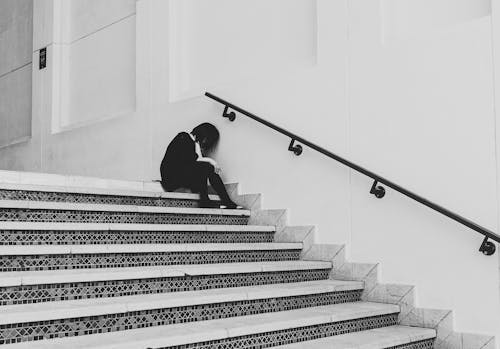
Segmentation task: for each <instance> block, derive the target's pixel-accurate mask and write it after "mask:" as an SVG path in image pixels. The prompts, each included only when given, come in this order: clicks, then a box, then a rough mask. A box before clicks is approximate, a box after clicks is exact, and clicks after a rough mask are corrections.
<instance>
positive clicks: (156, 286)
mask: <svg viewBox="0 0 500 349" xmlns="http://www.w3.org/2000/svg"><path fill="white" fill-rule="evenodd" d="M329 271H330V270H329V269H318V270H300V271H282V272H264V273H245V274H225V275H203V276H186V277H175V278H154V279H138V280H118V281H99V282H85V283H83V282H81V283H65V284H64V283H63V284H48V285H33V286H21V287H4V288H0V306H2V305H15V304H29V303H43V302H52V301H65V300H75V299H87V298H104V297H119V296H130V295H140V294H155V293H170V292H183V291H196V290H206V289H216V288H229V287H243V286H254V285H268V284H278V283H292V282H306V281H315V280H326V279H328V273H329Z"/></svg>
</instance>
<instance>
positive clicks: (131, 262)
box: [0, 250, 300, 272]
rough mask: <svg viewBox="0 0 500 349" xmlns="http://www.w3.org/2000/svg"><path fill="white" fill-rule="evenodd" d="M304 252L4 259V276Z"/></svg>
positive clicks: (0, 262)
mask: <svg viewBox="0 0 500 349" xmlns="http://www.w3.org/2000/svg"><path fill="white" fill-rule="evenodd" d="M299 257H300V250H272V251H217V252H171V253H170V252H169V253H156V252H155V253H112V254H62V255H26V256H0V272H6V271H36V270H56V269H90V268H92V269H94V268H117V267H140V266H155V265H157V266H158V265H178V264H213V263H240V262H259V261H291V260H298V259H299Z"/></svg>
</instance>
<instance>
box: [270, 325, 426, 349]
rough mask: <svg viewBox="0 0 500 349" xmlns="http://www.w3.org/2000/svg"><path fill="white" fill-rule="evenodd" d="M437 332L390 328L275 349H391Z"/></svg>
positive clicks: (404, 327) (416, 328)
mask: <svg viewBox="0 0 500 349" xmlns="http://www.w3.org/2000/svg"><path fill="white" fill-rule="evenodd" d="M435 337H436V331H435V330H432V329H428V328H420V327H409V326H388V327H382V328H374V329H372V330H366V331H362V332H355V333H346V334H341V335H338V336H334V337H327V338H322V339H317V340H313V341H307V342H299V343H293V344H287V345H282V346H279V347H275V349H331V348H342V349H360V348H370V349H377V348H391V347H397V346H400V345H405V344H410V343H416V342H422V341H426V340H433V339H434V338H435Z"/></svg>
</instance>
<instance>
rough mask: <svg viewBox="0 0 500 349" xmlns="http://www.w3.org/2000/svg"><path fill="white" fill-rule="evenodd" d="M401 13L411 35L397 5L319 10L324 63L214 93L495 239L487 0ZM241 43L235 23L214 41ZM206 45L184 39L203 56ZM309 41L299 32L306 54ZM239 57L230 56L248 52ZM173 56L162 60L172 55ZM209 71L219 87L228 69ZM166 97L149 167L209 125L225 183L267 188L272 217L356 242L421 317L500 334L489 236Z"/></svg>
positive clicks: (275, 138) (341, 4)
mask: <svg viewBox="0 0 500 349" xmlns="http://www.w3.org/2000/svg"><path fill="white" fill-rule="evenodd" d="M407 3H408V5H409V6H410V7H411V6H413V7H417V8H418V9H419V11H418V12H417V14H418V16H416V17H417V18H414V22H413V23H410V24H409V25H406V26H401V25H400V23H397V22H395V21H394V18H396V17H404V16H407V13H401V11H403V10H405V7H401V6H397V4H395V2H390V1H373V0H351V1H349V2H347V1H333V2H332V1H318V2H317V5H316V6H317V13H318V17H317V22H316V25H317V28H318V32H317V38H316V40H317V41H316V45H317V57H316V60H317V64H316V65H314V66H312V67H309V66H307V65H303V66H300V67H297V68H295V69H293V71H288V72H281V71H279V70H278V71H277V72H275V73H274V74H264V75H265V76H262V75H260V74H254V76H253V77H252V78H247V79H245V78H242V77H239V78H240V79H239V80H238V79H237V78H235V80H236V81H233V82H232V83H226V84H220V85H217V86H211V87H210V91H211V92H213V93H215V94H219V95H220V96H222V97H223V98H227V99H228V100H230V101H231V102H233V103H235V104H237V105H241V106H242V107H244V108H245V107H246V108H248V109H249V110H250V111H252V112H254V113H256V114H258V115H261V116H263V117H264V118H266V119H268V120H270V121H272V122H275V123H277V124H278V125H282V126H284V127H286V128H288V129H290V130H291V131H293V132H297V133H299V134H300V135H303V136H304V137H305V138H308V139H311V140H313V141H314V142H315V143H317V144H319V145H321V146H323V147H325V148H327V149H331V150H333V151H335V152H337V153H338V154H340V155H344V156H347V157H349V158H350V159H353V160H354V161H356V162H358V163H360V164H361V165H363V166H366V167H367V168H370V169H372V170H374V171H376V172H378V173H380V174H381V175H383V176H386V177H387V178H389V179H391V180H393V181H396V182H397V183H400V184H401V185H403V186H405V187H407V188H409V189H410V190H413V191H415V192H417V193H419V194H421V195H423V196H425V197H427V198H428V199H430V200H433V201H435V202H437V203H438V204H441V205H444V206H446V207H448V208H450V209H452V210H453V211H456V212H457V213H459V214H462V215H464V216H465V217H468V218H470V219H473V220H475V221H477V222H478V223H480V224H482V225H484V226H485V227H488V228H490V229H492V230H494V231H498V229H497V225H498V223H497V221H498V210H497V193H496V187H497V183H496V173H497V170H496V158H495V134H494V125H495V124H494V117H495V115H494V109H493V64H492V55H491V50H492V47H491V18H490V8H489V3H488V2H485V1H480V2H477V1H461V2H451V1H444V0H440V1H434V2H426V4H427V5H426V6H424V4H421V3H419V4H416V2H415V1H413V2H410V1H407ZM282 6H284V7H283V11H280V13H283V12H287V13H288V12H290V11H292V13H293V10H292V9H291V8H293V4H292V3H291V2H287V3H286V5H284V4H282ZM285 6H290V8H286V7H285ZM285 8H286V11H285ZM201 9H202V7H200V12H201ZM442 9H447V11H446V12H443V11H442ZM171 10H172V9H171V8H170V11H171ZM191 10H192V9H191ZM217 10H218V11H219V12H218V14H219V16H222V17H231V16H232V15H233V14H234V13H233V12H232V10H231V9H227V12H224V11H223V10H222V9H221V7H218V8H217ZM275 13H276V14H277V13H278V12H277V11H276V12H275ZM436 13H437V14H438V15H436ZM170 16H172V14H170ZM291 16H293V14H292V15H291ZM276 17H277V18H278V16H277V15H276ZM180 18H182V20H185V21H187V22H189V19H186V18H185V14H184V16H180ZM207 21H208V20H207ZM219 25H220V22H219ZM198 26H203V23H199V22H198ZM205 26H206V27H209V23H208V22H207V23H206V25H205ZM218 28H219V27H218ZM219 29H220V28H219ZM240 29H241V28H240ZM224 32H225V34H222V33H224ZM175 34H176V35H180V36H181V37H183V36H182V32H181V33H180V34H179V31H177V32H175ZM235 37H237V36H236V35H235V36H233V31H232V27H231V26H229V25H228V26H227V27H226V30H225V31H224V30H223V29H222V30H220V33H219V35H218V39H219V40H220V41H221V42H224V41H226V40H227V39H228V38H229V39H231V38H235ZM177 40H179V41H183V40H181V39H177ZM204 40H206V37H204V36H203V35H200V36H199V37H193V36H192V35H190V36H189V35H188V36H185V37H184V41H187V42H191V43H190V44H189V45H193V46H196V44H197V43H198V42H203V41H204ZM307 40H308V39H307V37H305V36H298V43H297V46H299V47H304V46H305V47H307V44H304V42H303V41H306V42H307ZM185 45H188V44H185ZM214 46H215V47H217V44H215V45H214ZM264 46H265V45H264ZM255 47H256V49H257V50H258V49H259V47H260V46H259V45H256V46H255ZM231 48H232V50H230V52H231V53H232V54H233V56H234V57H239V55H241V54H244V52H245V50H243V49H239V48H238V47H231ZM177 49H178V48H177V47H176V46H175V45H173V46H172V45H171V46H169V47H165V48H164V49H163V50H162V49H160V48H158V50H159V53H158V54H160V55H161V54H162V53H163V56H162V57H163V59H165V60H167V59H169V58H172V57H175V53H172V52H171V51H172V50H174V52H175V50H177ZM285 57H288V56H284V57H282V60H283V64H284V65H287V63H288V62H287V59H286V58H285ZM195 58H196V56H195V57H194V58H193V57H191V59H195ZM270 61H273V57H271V58H270ZM204 63H205V61H204V59H203V56H201V57H199V60H198V61H197V62H195V63H193V65H194V66H193V69H192V70H191V69H190V65H189V64H187V63H186V64H185V65H184V67H183V69H181V70H180V71H178V75H180V76H181V77H178V78H179V79H181V78H182V77H183V76H185V77H186V79H189V78H191V77H192V74H196V71H197V70H196V69H197V68H198V65H203V64H204ZM210 67H212V69H213V70H212V71H210V74H212V75H214V76H215V75H216V73H218V72H221V74H222V75H224V74H225V73H226V72H225V71H224V69H216V68H217V65H214V64H211V65H210ZM261 67H262V70H261V71H262V72H266V66H265V64H263V63H262V62H260V61H257V62H256V63H255V65H251V67H250V68H249V69H251V71H259V70H260V68H261ZM206 69H207V70H208V69H209V67H208V66H207V67H206ZM158 81H159V84H160V85H159V86H163V87H164V89H167V88H168V87H170V88H172V86H174V87H175V84H169V83H168V79H166V78H163V79H159V80H158ZM207 86H210V84H208V85H207ZM156 88H157V87H155V88H153V89H154V90H156ZM158 100H159V102H158V103H159V104H158V105H157V106H155V109H154V110H155V111H154V113H155V117H154V120H155V121H154V122H155V125H156V126H155V127H154V130H155V133H154V136H153V139H154V140H155V143H154V146H153V150H154V159H155V160H154V161H153V162H154V163H159V161H160V159H161V156H162V155H163V151H164V148H165V146H166V144H167V143H168V141H169V139H171V137H172V136H173V135H174V134H175V133H176V132H178V130H179V129H189V128H190V127H192V126H193V125H195V124H196V123H197V122H201V121H205V120H207V119H208V120H211V121H213V122H214V123H216V124H217V125H218V126H219V127H220V128H221V130H222V134H223V138H222V141H221V144H220V147H219V148H220V149H219V152H218V157H219V159H220V162H221V163H222V165H223V168H225V169H226V179H227V180H230V181H231V180H237V181H239V182H241V183H242V184H243V189H244V191H248V192H263V193H264V195H265V196H264V198H265V202H264V204H265V206H266V207H271V208H277V207H288V208H289V209H290V222H291V223H292V224H316V225H317V227H318V231H317V241H318V242H328V243H345V242H347V243H349V250H350V258H351V259H352V260H354V261H360V262H380V263H381V270H382V275H381V279H382V281H383V282H390V283H403V284H414V285H416V286H417V289H418V295H417V296H418V304H419V306H421V307H427V308H440V309H453V310H454V311H455V326H456V329H457V330H458V331H464V332H476V333H484V334H498V335H500V331H499V329H498V324H499V323H500V305H499V294H498V283H499V275H498V259H497V258H494V257H493V258H492V257H486V256H483V255H481V254H480V253H479V252H478V248H479V245H480V244H481V241H482V238H481V236H480V235H479V234H476V233H475V232H473V231H470V230H469V229H467V228H464V227H462V226H461V225H459V224H456V223H454V222H452V221H450V220H449V219H447V218H446V217H443V216H440V215H439V214H437V213H435V212H432V211H430V210H428V209H427V208H424V207H422V206H420V205H418V204H416V203H415V202H413V201H411V200H409V199H406V198H404V197H401V195H399V194H397V193H394V192H391V191H388V194H387V196H386V198H385V199H383V200H377V199H375V198H374V197H373V196H370V195H369V194H368V191H369V188H370V186H371V182H370V180H369V179H367V178H365V177H363V176H360V175H358V174H356V173H349V172H348V171H347V170H346V169H345V168H344V167H342V166H341V165H339V164H336V163H334V162H332V161H329V160H325V159H324V158H322V156H321V155H318V154H314V153H312V152H311V151H309V150H308V149H306V150H305V153H304V155H303V156H301V157H300V158H295V156H294V155H292V154H290V153H288V152H287V151H286V147H287V145H288V142H289V140H288V139H286V138H285V137H283V136H279V135H277V134H275V133H274V132H273V131H270V130H268V129H265V128H263V127H262V126H260V125H257V124H255V123H254V122H252V121H249V120H247V119H245V118H244V117H239V118H238V119H237V122H236V123H235V124H231V123H229V122H227V121H226V120H223V119H221V118H220V117H219V115H220V113H221V111H222V107H221V106H220V105H217V104H208V105H207V102H206V101H205V100H204V99H195V100H185V101H182V102H178V103H173V104H172V103H169V101H168V100H167V99H166V98H162V97H159V99H158Z"/></svg>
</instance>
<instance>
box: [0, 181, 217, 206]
mask: <svg viewBox="0 0 500 349" xmlns="http://www.w3.org/2000/svg"><path fill="white" fill-rule="evenodd" d="M209 197H210V199H211V200H214V201H220V198H219V196H218V195H210V196H209ZM199 198H200V196H199V194H193V193H176V192H164V191H144V190H142V191H139V190H130V189H111V188H109V189H106V188H92V187H64V186H52V185H30V184H11V183H0V200H29V201H50V202H77V203H93V204H119V205H141V206H171V207H198V200H199Z"/></svg>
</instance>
